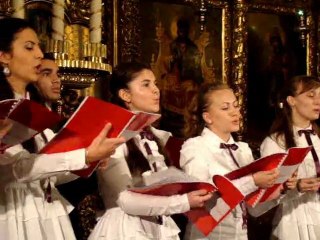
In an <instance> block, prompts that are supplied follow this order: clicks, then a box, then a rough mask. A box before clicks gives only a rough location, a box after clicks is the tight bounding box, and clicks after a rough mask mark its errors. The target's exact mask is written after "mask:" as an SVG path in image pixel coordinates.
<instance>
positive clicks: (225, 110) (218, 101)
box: [203, 89, 241, 140]
mask: <svg viewBox="0 0 320 240" xmlns="http://www.w3.org/2000/svg"><path fill="white" fill-rule="evenodd" d="M208 100H209V105H208V107H207V111H206V112H204V113H203V118H204V120H205V122H206V125H207V126H208V128H209V129H210V130H211V131H213V132H214V133H216V134H217V135H218V136H219V137H220V138H222V139H224V140H228V139H229V137H230V133H232V132H236V131H239V128H240V127H239V126H240V125H239V123H240V117H241V115H240V110H239V103H238V101H237V99H236V97H235V95H234V93H233V91H232V90H231V89H221V90H215V91H213V92H211V94H210V95H209V98H208Z"/></svg>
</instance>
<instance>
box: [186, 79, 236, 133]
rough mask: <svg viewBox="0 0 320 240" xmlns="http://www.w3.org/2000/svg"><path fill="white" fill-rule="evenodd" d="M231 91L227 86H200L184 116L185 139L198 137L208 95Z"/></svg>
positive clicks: (210, 84) (207, 102)
mask: <svg viewBox="0 0 320 240" xmlns="http://www.w3.org/2000/svg"><path fill="white" fill-rule="evenodd" d="M222 89H231V88H230V87H229V86H228V85H226V84H223V83H219V82H215V83H206V84H202V85H201V86H200V89H199V92H198V94H197V95H196V96H195V97H194V98H193V99H192V101H191V103H190V104H189V106H188V108H187V110H186V112H185V114H184V136H185V137H186V138H190V137H195V136H198V135H200V133H201V132H202V130H203V128H204V127H205V125H206V123H205V121H204V119H203V117H202V114H203V113H204V112H205V111H207V107H208V106H209V105H210V100H209V97H210V94H211V93H212V92H214V91H217V90H222Z"/></svg>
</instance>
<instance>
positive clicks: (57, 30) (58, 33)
mask: <svg viewBox="0 0 320 240" xmlns="http://www.w3.org/2000/svg"><path fill="white" fill-rule="evenodd" d="M52 15H53V16H52V38H53V39H55V40H63V35H64V0H54V3H53V7H52Z"/></svg>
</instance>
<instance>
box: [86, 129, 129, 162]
mask: <svg viewBox="0 0 320 240" xmlns="http://www.w3.org/2000/svg"><path fill="white" fill-rule="evenodd" d="M110 129H111V124H110V123H108V124H106V126H105V127H104V128H103V129H102V131H101V132H100V133H99V134H98V136H97V137H96V138H95V139H94V140H93V141H92V143H91V144H90V146H89V147H88V148H87V151H86V152H87V153H86V162H87V163H89V164H90V163H92V162H95V161H99V160H101V159H104V158H108V157H110V156H111V155H112V154H113V153H114V152H115V149H116V148H117V147H118V146H119V145H121V144H122V143H124V142H125V139H124V138H123V137H120V138H107V135H108V133H109V131H110Z"/></svg>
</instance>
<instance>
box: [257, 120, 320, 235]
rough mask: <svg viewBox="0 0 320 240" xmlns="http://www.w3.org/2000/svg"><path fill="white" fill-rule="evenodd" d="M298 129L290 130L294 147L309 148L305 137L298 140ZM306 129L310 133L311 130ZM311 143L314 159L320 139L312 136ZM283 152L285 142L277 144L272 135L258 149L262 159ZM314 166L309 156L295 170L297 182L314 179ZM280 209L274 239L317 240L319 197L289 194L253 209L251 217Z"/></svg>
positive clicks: (319, 154)
mask: <svg viewBox="0 0 320 240" xmlns="http://www.w3.org/2000/svg"><path fill="white" fill-rule="evenodd" d="M300 129H301V128H298V127H293V132H294V140H295V142H296V144H297V147H306V146H308V145H309V144H308V143H307V141H306V138H305V135H304V134H302V135H301V136H299V134H298V131H299V130H300ZM307 129H311V126H310V127H308V128H307ZM311 140H312V143H313V146H314V148H315V151H316V153H317V155H318V156H319V157H320V139H319V137H318V136H317V135H311ZM278 152H286V149H285V147H284V142H283V140H281V138H280V142H277V141H276V139H275V135H272V136H271V137H267V138H266V139H265V140H264V141H263V143H262V145H261V156H262V157H263V156H268V155H270V154H274V153H278ZM316 175H317V174H316V169H315V163H314V160H313V157H312V154H311V152H309V153H308V155H307V156H306V158H305V159H304V161H303V162H302V163H301V165H300V166H299V168H298V179H301V178H309V177H316ZM277 204H280V205H279V208H278V210H277V212H276V215H275V218H274V220H273V225H274V230H273V235H274V236H276V237H278V238H279V239H285V240H286V239H288V240H316V239H320V201H319V193H317V192H307V193H299V192H298V191H297V190H296V189H294V190H291V191H288V192H287V193H286V194H285V195H282V196H281V197H280V198H279V199H276V200H273V201H271V202H267V203H265V204H264V205H262V206H258V208H257V209H254V214H255V215H259V214H261V213H263V212H265V211H266V210H268V209H271V208H272V207H274V206H276V205H277ZM259 208H260V209H259Z"/></svg>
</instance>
